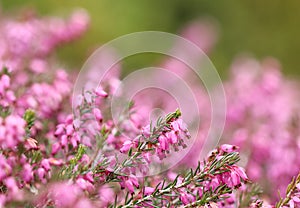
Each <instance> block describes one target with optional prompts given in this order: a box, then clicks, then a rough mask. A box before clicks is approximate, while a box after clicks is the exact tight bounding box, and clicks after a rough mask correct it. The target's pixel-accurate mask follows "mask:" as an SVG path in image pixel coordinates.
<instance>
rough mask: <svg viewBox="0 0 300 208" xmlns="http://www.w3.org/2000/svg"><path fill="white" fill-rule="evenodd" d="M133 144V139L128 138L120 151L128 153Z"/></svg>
mask: <svg viewBox="0 0 300 208" xmlns="http://www.w3.org/2000/svg"><path fill="white" fill-rule="evenodd" d="M132 146H133V143H132V141H129V140H126V141H125V142H124V143H123V146H122V147H121V149H120V152H121V153H126V152H128V151H129V149H130V148H131V147H132Z"/></svg>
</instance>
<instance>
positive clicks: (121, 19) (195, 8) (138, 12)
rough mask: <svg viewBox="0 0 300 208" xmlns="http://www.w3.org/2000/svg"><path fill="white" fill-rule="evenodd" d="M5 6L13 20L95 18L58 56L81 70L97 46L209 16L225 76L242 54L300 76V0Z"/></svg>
mask: <svg viewBox="0 0 300 208" xmlns="http://www.w3.org/2000/svg"><path fill="white" fill-rule="evenodd" d="M1 7H2V9H1V10H2V13H4V14H5V15H9V16H15V17H19V16H21V14H22V12H25V11H28V10H33V11H35V12H36V13H37V14H38V15H41V16H43V15H50V16H55V15H58V16H68V14H70V13H71V11H73V10H74V9H76V8H85V9H86V10H87V11H88V12H89V14H90V17H91V27H90V29H89V31H88V32H87V34H86V35H85V36H84V37H83V38H81V39H80V40H79V41H75V42H74V43H72V44H69V45H67V46H64V47H61V48H60V49H59V51H58V54H57V56H58V57H59V58H60V60H61V61H62V62H63V63H65V64H66V65H67V66H69V67H70V68H77V69H80V67H81V66H82V64H83V63H84V61H85V59H86V58H87V57H88V55H90V54H91V53H92V51H93V50H94V49H95V48H96V47H98V46H100V45H101V44H103V43H105V42H107V41H109V40H112V39H114V38H116V37H118V36H121V35H124V34H127V33H132V32H136V31H144V30H159V31H166V32H172V33H178V31H180V29H181V28H182V27H183V26H184V25H186V24H187V23H189V22H190V21H193V20H196V19H201V18H205V19H211V20H213V21H214V22H216V23H217V26H218V30H219V40H218V42H217V44H216V47H215V48H214V49H213V51H212V52H211V53H210V54H209V56H210V58H211V60H212V62H213V63H214V64H215V66H216V68H217V70H218V71H219V73H220V74H221V76H222V77H223V78H224V77H226V74H227V70H228V68H229V67H230V64H231V63H232V60H233V59H234V57H236V56H237V55H239V54H241V53H246V54H249V55H250V56H253V57H255V58H258V59H262V58H265V57H268V56H272V57H275V58H277V59H278V60H279V61H280V62H281V64H282V68H283V73H284V74H287V75H288V76H297V77H300V70H299V69H298V66H300V58H299V57H298V56H299V55H300V38H299V37H300V27H299V26H300V12H299V11H300V10H299V9H300V1H294V0H285V1H282V0H264V1H261V0H245V1H238V0H232V1H218V2H216V1H209V0H205V1H204V0H187V1H182V0H164V1H146V0H131V1H115V2H114V3H112V1H110V0H97V1H96V0H94V1H92V0H90V1H81V0H72V1H53V0H43V1H40V0H27V1H23V0H14V1H2V2H1ZM158 60H159V57H158V56H157V55H153V54H148V55H146V56H145V55H144V56H142V57H141V56H140V57H139V55H137V57H134V58H130V59H128V60H126V61H125V63H124V65H125V66H124V67H125V69H126V70H134V69H138V68H141V67H145V66H149V65H152V64H151V63H153V62H157V61H158Z"/></svg>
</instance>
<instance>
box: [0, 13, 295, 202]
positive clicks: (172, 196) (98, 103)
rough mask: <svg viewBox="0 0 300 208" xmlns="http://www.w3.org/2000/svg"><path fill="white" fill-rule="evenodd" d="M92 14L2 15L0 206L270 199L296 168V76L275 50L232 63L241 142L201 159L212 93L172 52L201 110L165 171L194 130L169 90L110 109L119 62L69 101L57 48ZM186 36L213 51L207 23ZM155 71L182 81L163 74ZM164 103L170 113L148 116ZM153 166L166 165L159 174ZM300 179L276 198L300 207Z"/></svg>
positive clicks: (173, 67) (230, 124) (230, 123)
mask: <svg viewBox="0 0 300 208" xmlns="http://www.w3.org/2000/svg"><path fill="white" fill-rule="evenodd" d="M88 20H89V18H88V16H87V14H86V13H85V12H84V11H81V10H80V11H76V12H75V13H74V14H73V15H72V16H71V17H70V18H69V20H62V19H59V18H44V19H39V18H36V17H35V16H26V17H24V18H23V19H20V20H18V21H17V20H10V19H2V20H1V21H0V31H1V35H0V46H1V47H0V48H1V49H0V67H1V68H0V207H88V208H89V207H224V208H231V207H237V206H238V207H266V208H267V207H268V208H270V207H273V206H272V205H269V204H268V200H269V201H271V202H273V201H274V199H275V198H276V196H275V195H274V192H275V191H276V190H277V189H280V190H281V191H282V190H283V189H284V187H285V186H286V185H287V184H288V183H289V181H290V180H291V178H292V176H293V175H296V174H297V173H298V172H299V164H300V160H299V157H297V156H298V154H299V153H300V152H299V151H300V146H299V144H300V143H299V125H298V123H297V121H298V119H299V118H298V116H299V105H298V104H297V102H295V98H297V97H298V96H299V94H298V90H297V86H298V85H297V83H294V82H292V81H290V80H287V79H285V78H284V77H283V76H282V75H281V73H280V72H279V70H278V65H277V64H276V62H275V61H274V60H271V61H267V62H266V63H263V64H259V63H257V62H255V61H249V60H246V61H241V62H238V63H235V64H234V65H233V67H232V68H233V72H234V73H232V75H231V77H230V79H229V80H228V81H225V83H224V85H225V90H226V96H227V101H228V106H227V112H228V114H227V115H226V127H225V132H224V135H223V138H222V139H223V140H221V143H224V141H226V143H232V144H233V145H229V144H223V145H220V147H218V148H216V149H215V150H213V151H212V152H211V153H210V154H209V155H208V156H207V157H206V158H205V159H204V160H202V158H201V159H200V158H199V151H198V150H199V149H201V148H202V145H203V143H204V142H205V138H206V137H207V134H208V131H209V126H210V122H211V119H212V118H211V115H210V114H211V111H212V109H211V106H210V104H209V96H208V95H207V94H206V93H205V92H204V89H202V88H201V87H199V86H200V85H198V84H195V83H196V81H195V80H194V77H195V76H191V74H189V73H187V70H186V69H187V67H186V66H185V65H184V64H182V63H181V62H178V61H177V60H175V59H170V60H167V61H165V62H164V63H163V65H164V66H165V67H166V68H167V69H168V70H170V71H172V72H175V73H176V74H178V76H180V77H181V78H184V79H186V80H187V81H188V83H189V84H190V86H191V87H192V91H193V92H194V93H195V98H196V100H198V101H199V106H198V107H199V109H197V110H200V111H201V112H202V113H201V119H202V120H201V124H200V128H199V129H200V133H199V134H198V136H199V137H198V138H196V141H195V144H194V145H193V147H191V150H190V152H189V153H188V154H187V156H186V157H185V158H183V160H182V161H175V162H176V163H177V162H178V164H179V165H177V166H174V167H172V168H170V169H168V170H165V169H164V166H165V164H166V163H165V162H166V161H168V160H171V159H172V157H171V156H172V155H173V154H176V152H177V153H178V152H179V153H181V152H183V151H184V150H183V149H186V148H187V147H188V145H189V141H190V139H191V135H190V133H189V131H188V126H187V125H186V124H185V123H184V121H183V119H182V118H181V111H180V110H179V109H177V110H176V111H175V112H172V111H173V110H174V109H176V108H178V106H177V104H176V103H175V102H172V101H171V100H170V99H169V98H168V97H165V96H163V95H162V96H159V97H160V98H161V99H159V100H157V99H153V98H154V97H155V96H149V95H145V94H143V93H141V94H140V97H139V96H137V97H135V98H134V99H133V100H129V101H126V102H128V103H126V104H128V108H126V110H125V111H124V112H122V113H121V114H120V115H119V117H118V118H113V116H112V115H111V111H112V109H111V108H112V107H111V103H112V99H113V96H118V95H115V92H116V89H117V88H118V87H119V85H120V78H119V74H120V71H119V67H116V68H115V69H114V70H115V71H116V72H114V73H111V74H108V75H106V77H105V78H104V79H103V82H102V83H101V84H100V86H98V87H97V88H96V89H89V90H86V89H82V93H81V94H80V95H78V97H76V99H75V101H76V102H75V104H74V106H73V107H74V108H73V109H72V110H73V112H71V109H70V105H71V95H70V94H71V89H72V76H69V75H68V74H67V73H66V71H65V70H63V69H61V68H58V69H57V68H56V66H57V63H55V62H54V61H53V59H51V60H50V59H48V57H49V55H50V53H51V52H52V51H53V50H54V49H55V48H56V47H57V46H59V45H60V44H61V43H64V42H69V41H71V40H73V39H75V38H77V37H79V36H80V35H81V34H82V33H83V32H84V31H85V30H86V29H87V26H88ZM183 36H184V37H186V38H188V39H190V40H191V41H193V42H194V43H195V44H196V45H198V46H199V47H202V48H203V49H204V50H205V51H206V52H209V50H210V49H211V47H212V45H213V44H214V42H215V38H216V35H215V32H214V29H213V27H210V26H208V24H207V23H205V24H200V25H199V24H197V23H193V24H192V25H190V26H189V27H188V28H187V29H186V30H184V31H183ZM175 51H178V53H179V51H181V49H180V44H178V45H176V46H175ZM186 56H192V54H189V51H187V54H186ZM106 58H109V57H106ZM104 61H105V60H104ZM91 76H92V75H91ZM154 79H157V80H160V81H162V83H163V84H166V85H168V86H172V85H174V83H172V82H171V80H167V79H165V77H160V76H159V75H157V76H156V77H154ZM166 80H167V81H166ZM92 81H93V80H92ZM157 105H160V106H162V107H163V108H164V109H165V110H166V111H168V112H172V113H169V114H167V115H164V116H161V117H159V118H157V120H156V122H154V121H149V120H148V119H147V118H149V113H150V111H151V110H152V109H153V108H155V107H156V106H157ZM184 113H186V112H184ZM235 145H237V146H235ZM238 146H239V147H238ZM239 151H241V153H239ZM240 155H241V158H242V162H243V163H244V164H245V167H246V171H245V170H244V169H243V168H242V167H241V163H238V162H239V160H240ZM173 162H174V161H173ZM243 163H242V164H243ZM153 167H155V170H161V171H158V172H160V174H152V172H151V169H152V168H153ZM246 172H247V174H246ZM248 176H249V178H250V179H251V180H252V179H253V181H257V182H260V185H261V186H262V189H260V188H258V187H257V186H256V185H253V184H252V185H251V181H250V179H249V178H248ZM299 184H300V177H299V176H298V177H297V178H296V179H294V180H292V183H291V184H290V185H289V186H288V189H287V191H286V192H285V196H284V197H283V198H281V199H280V200H279V202H278V203H277V204H276V207H297V206H300V198H299V197H300V195H299V193H300V186H299ZM281 193H282V192H281ZM262 199H265V200H262ZM272 200H273V201H272Z"/></svg>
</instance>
